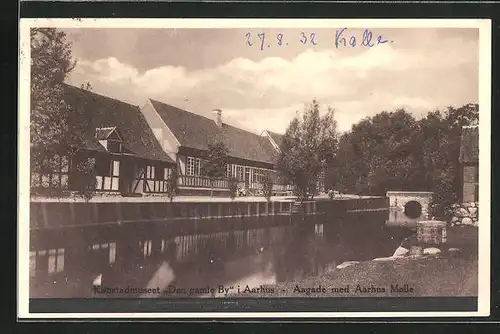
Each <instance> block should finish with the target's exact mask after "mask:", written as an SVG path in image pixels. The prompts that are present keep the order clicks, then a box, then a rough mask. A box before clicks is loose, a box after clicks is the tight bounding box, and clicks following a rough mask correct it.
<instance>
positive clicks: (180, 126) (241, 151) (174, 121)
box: [150, 99, 277, 164]
mask: <svg viewBox="0 0 500 334" xmlns="http://www.w3.org/2000/svg"><path fill="white" fill-rule="evenodd" d="M150 101H151V104H152V105H153V107H154V108H155V110H156V111H157V112H158V114H159V115H160V117H161V118H162V119H163V121H164V122H165V124H167V126H168V127H169V129H170V130H171V131H172V133H173V134H174V136H175V137H176V138H177V140H178V141H179V143H180V145H181V146H184V147H189V148H194V149H198V150H206V149H207V148H208V143H209V142H210V141H211V140H214V139H215V138H217V137H222V138H224V143H225V145H226V147H227V148H228V150H229V156H231V157H234V158H241V159H246V160H251V161H258V162H264V163H269V164H274V163H275V162H276V158H277V155H276V151H275V149H274V148H273V146H272V145H271V143H270V142H269V140H268V139H267V138H266V137H264V136H259V135H258V134H255V133H252V132H250V131H246V130H242V129H239V128H237V127H234V126H231V125H228V124H225V123H223V124H222V129H221V128H219V127H218V126H217V124H216V123H215V121H214V120H213V119H210V118H207V117H204V116H201V115H197V114H194V113H191V112H188V111H185V110H182V109H179V108H176V107H174V106H171V105H168V104H165V103H163V102H159V101H155V100H152V99H150Z"/></svg>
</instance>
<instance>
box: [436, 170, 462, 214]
mask: <svg viewBox="0 0 500 334" xmlns="http://www.w3.org/2000/svg"><path fill="white" fill-rule="evenodd" d="M432 190H433V194H432V199H431V202H430V205H429V214H430V216H431V217H435V218H436V219H440V220H445V221H449V220H451V218H452V216H453V205H454V204H455V203H457V202H458V199H459V198H458V194H457V191H456V188H455V186H454V180H453V175H452V173H442V174H441V175H439V177H437V178H436V182H435V186H434V189H432Z"/></svg>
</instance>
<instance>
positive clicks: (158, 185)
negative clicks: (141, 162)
mask: <svg viewBox="0 0 500 334" xmlns="http://www.w3.org/2000/svg"><path fill="white" fill-rule="evenodd" d="M170 174H171V169H170V168H168V167H164V166H163V165H161V164H157V165H156V166H155V165H148V166H146V176H145V182H144V191H145V192H154V193H163V192H165V191H166V190H167V186H166V183H165V180H167V179H168V177H169V176H170Z"/></svg>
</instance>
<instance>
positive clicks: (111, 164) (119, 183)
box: [31, 85, 175, 196]
mask: <svg viewBox="0 0 500 334" xmlns="http://www.w3.org/2000/svg"><path fill="white" fill-rule="evenodd" d="M64 89H65V92H64V100H65V101H66V102H67V103H68V104H69V105H70V106H71V108H70V109H71V111H70V115H69V120H68V125H69V129H70V132H71V134H72V135H73V136H74V137H75V138H77V139H78V140H77V141H75V145H73V146H72V151H73V153H72V154H71V155H70V156H56V160H57V161H58V165H59V168H57V170H50V171H46V172H43V173H39V174H34V173H32V176H31V186H32V192H33V193H44V190H50V189H53V188H60V189H62V190H65V191H68V192H71V191H72V190H75V189H76V184H77V181H78V180H77V178H78V165H79V164H80V163H81V162H82V161H84V160H86V159H87V158H93V159H95V160H94V161H95V173H96V185H97V192H98V193H101V194H102V193H108V194H117V195H122V196H141V195H143V194H156V193H159V194H161V193H165V192H166V190H167V187H166V180H167V178H168V176H169V175H170V174H171V171H172V168H174V167H175V163H174V161H173V160H172V159H171V158H170V157H169V156H168V155H167V154H166V153H165V152H164V151H163V149H162V147H161V146H160V144H159V143H158V141H157V140H156V138H155V136H154V135H153V132H152V130H151V128H150V127H149V125H148V123H147V121H146V119H145V118H144V116H143V114H142V113H141V111H140V109H139V107H137V106H134V105H131V104H127V103H125V102H122V101H118V100H116V99H112V98H109V97H106V96H103V95H99V94H96V93H93V92H91V91H89V90H84V89H80V88H77V87H74V86H70V85H65V86H64Z"/></svg>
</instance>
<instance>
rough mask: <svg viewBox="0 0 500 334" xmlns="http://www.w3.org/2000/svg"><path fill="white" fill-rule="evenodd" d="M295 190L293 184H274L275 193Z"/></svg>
mask: <svg viewBox="0 0 500 334" xmlns="http://www.w3.org/2000/svg"><path fill="white" fill-rule="evenodd" d="M293 188H294V187H293V186H292V185H291V184H288V185H286V184H273V191H293Z"/></svg>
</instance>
